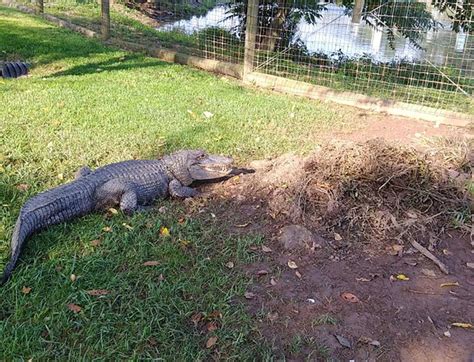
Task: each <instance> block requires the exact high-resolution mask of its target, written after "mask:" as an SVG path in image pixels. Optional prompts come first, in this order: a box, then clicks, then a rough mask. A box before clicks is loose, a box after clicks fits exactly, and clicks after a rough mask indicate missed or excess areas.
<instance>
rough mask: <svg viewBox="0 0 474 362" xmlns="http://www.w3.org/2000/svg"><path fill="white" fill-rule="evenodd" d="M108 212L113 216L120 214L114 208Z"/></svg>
mask: <svg viewBox="0 0 474 362" xmlns="http://www.w3.org/2000/svg"><path fill="white" fill-rule="evenodd" d="M108 211H109V212H110V213H111V214H113V215H117V214H118V211H117V209H114V208H113V207H110V208H109V209H108Z"/></svg>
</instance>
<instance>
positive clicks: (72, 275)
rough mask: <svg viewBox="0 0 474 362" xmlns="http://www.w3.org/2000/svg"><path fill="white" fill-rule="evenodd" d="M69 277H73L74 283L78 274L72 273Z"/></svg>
mask: <svg viewBox="0 0 474 362" xmlns="http://www.w3.org/2000/svg"><path fill="white" fill-rule="evenodd" d="M69 279H71V282H73V283H74V282H75V281H76V279H77V276H76V274H71V275H70V276H69Z"/></svg>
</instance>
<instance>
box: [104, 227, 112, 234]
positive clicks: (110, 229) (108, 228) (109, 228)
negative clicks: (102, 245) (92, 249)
mask: <svg viewBox="0 0 474 362" xmlns="http://www.w3.org/2000/svg"><path fill="white" fill-rule="evenodd" d="M102 231H105V232H106V233H110V232H112V228H111V227H110V226H104V227H103V228H102Z"/></svg>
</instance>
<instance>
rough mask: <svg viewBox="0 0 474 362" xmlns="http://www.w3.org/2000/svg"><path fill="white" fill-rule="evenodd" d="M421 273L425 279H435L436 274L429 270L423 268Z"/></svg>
mask: <svg viewBox="0 0 474 362" xmlns="http://www.w3.org/2000/svg"><path fill="white" fill-rule="evenodd" d="M421 273H422V274H423V275H426V276H427V277H432V278H435V277H436V273H435V272H434V271H433V270H431V269H425V268H423V269H421Z"/></svg>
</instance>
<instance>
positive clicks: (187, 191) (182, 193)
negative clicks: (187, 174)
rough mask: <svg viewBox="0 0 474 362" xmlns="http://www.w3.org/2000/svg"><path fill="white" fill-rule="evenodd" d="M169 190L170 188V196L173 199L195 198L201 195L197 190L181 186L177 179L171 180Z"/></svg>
mask: <svg viewBox="0 0 474 362" xmlns="http://www.w3.org/2000/svg"><path fill="white" fill-rule="evenodd" d="M168 188H169V192H170V195H171V196H173V197H183V198H186V197H194V196H196V195H197V194H199V192H197V191H196V190H195V189H193V188H191V187H187V186H183V185H181V182H179V181H178V180H176V179H175V180H171V182H170V184H169V186H168Z"/></svg>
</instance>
